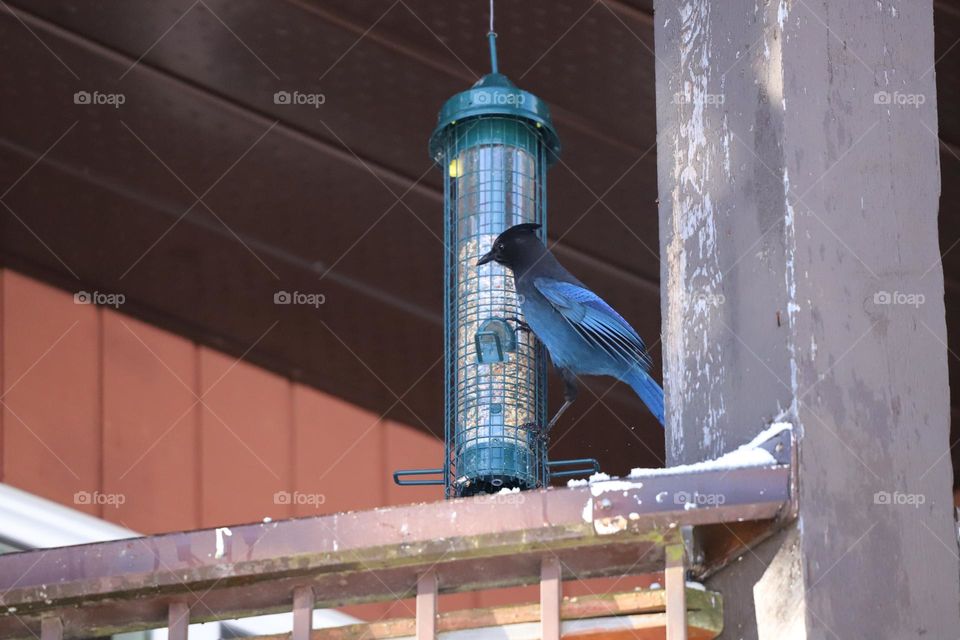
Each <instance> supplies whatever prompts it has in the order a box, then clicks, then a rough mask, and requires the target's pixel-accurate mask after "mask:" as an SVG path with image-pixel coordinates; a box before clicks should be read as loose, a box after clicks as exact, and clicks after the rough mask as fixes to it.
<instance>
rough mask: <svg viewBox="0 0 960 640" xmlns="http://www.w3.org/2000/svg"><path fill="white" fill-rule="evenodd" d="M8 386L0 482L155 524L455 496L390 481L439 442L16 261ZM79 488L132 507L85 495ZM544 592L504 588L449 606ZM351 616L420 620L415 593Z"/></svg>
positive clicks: (2, 376) (5, 357)
mask: <svg viewBox="0 0 960 640" xmlns="http://www.w3.org/2000/svg"><path fill="white" fill-rule="evenodd" d="M0 389H2V393H3V395H2V402H3V406H2V409H3V410H2V412H0V446H2V452H0V481H2V482H5V483H8V484H11V485H14V486H17V487H20V488H22V489H25V490H27V491H30V492H32V493H36V494H37V495H40V496H43V497H45V498H50V499H52V500H56V501H57V502H61V503H63V504H66V505H69V506H72V507H75V508H77V509H81V510H83V511H86V512H88V513H91V514H94V515H98V516H100V517H103V518H105V519H107V520H110V521H112V522H116V523H118V524H121V525H123V526H125V527H129V528H131V529H134V530H137V531H141V532H144V533H159V532H164V531H176V530H182V529H191V528H199V527H212V526H217V525H224V524H236V523H241V522H251V521H258V520H261V519H263V518H264V517H271V518H275V519H276V518H285V517H291V516H307V515H315V514H318V513H334V512H338V511H347V510H356V509H369V508H373V507H378V506H383V505H391V504H403V503H407V502H417V501H429V500H438V499H440V498H441V497H442V494H441V491H440V489H439V488H438V487H418V488H414V487H397V486H395V485H394V484H393V481H392V477H391V472H392V471H393V470H394V469H396V468H399V467H433V466H438V465H439V464H441V461H442V459H443V444H442V442H440V441H439V440H437V439H436V438H434V437H433V436H430V435H428V434H425V433H423V432H421V431H418V430H415V429H413V428H411V427H408V426H406V425H402V424H398V423H395V422H391V421H387V420H381V419H379V418H378V417H377V416H376V415H374V414H371V413H370V412H368V411H365V410H362V409H360V408H358V407H356V406H353V405H350V404H347V403H346V402H343V401H342V400H340V399H338V398H335V397H333V396H329V395H327V394H325V393H322V392H320V391H317V390H316V389H313V388H310V387H305V386H303V385H300V384H296V383H294V382H291V381H290V380H287V379H285V378H283V377H280V376H278V375H276V374H273V373H270V372H268V371H265V370H263V369H260V368H258V367H255V366H252V365H250V364H247V363H246V362H243V361H237V360H236V359H234V358H232V357H229V356H226V355H224V354H221V353H219V352H216V351H214V350H211V349H208V348H206V347H201V346H198V345H196V344H194V343H192V342H190V341H189V340H186V339H184V338H181V337H178V336H176V335H174V334H171V333H169V332H166V331H163V330H161V329H158V328H156V327H153V326H151V325H148V324H144V323H143V322H140V321H138V320H135V319H133V318H131V317H129V316H126V315H124V314H123V313H122V312H118V311H115V310H113V309H109V308H102V307H95V306H91V305H87V304H76V303H75V302H74V296H73V294H72V293H69V292H65V291H61V290H59V289H54V288H52V287H49V286H47V285H45V284H42V283H39V282H37V281H35V280H32V279H30V278H27V277H25V276H23V275H21V274H18V273H16V272H13V271H10V270H0ZM78 491H85V492H89V493H93V492H94V491H99V492H101V493H104V494H116V495H121V496H122V497H123V503H122V504H120V505H118V506H115V505H90V504H77V503H76V502H75V501H74V495H75V493H76V492H78ZM278 492H279V494H278ZM278 495H279V496H281V499H279V500H278V499H276V498H275V497H276V496H278ZM287 496H289V497H290V498H291V499H290V500H289V501H288V500H286V499H284V498H286V497H287ZM612 584H614V583H613V582H612V581H605V582H596V583H595V584H590V585H583V584H580V585H575V584H568V585H565V592H566V593H568V594H571V595H575V594H583V593H590V592H593V591H596V592H598V593H600V592H604V591H606V590H607V589H608V588H609V587H610V586H611V585H612ZM635 584H637V581H636V580H635V579H631V580H624V581H622V582H620V583H619V585H618V588H619V589H626V588H631V587H633V586H634V585H635ZM536 598H537V590H536V589H535V588H527V589H525V590H500V591H494V592H486V593H482V594H462V595H454V596H446V597H444V598H443V600H442V606H443V608H444V609H455V608H463V607H470V606H477V605H483V606H490V605H493V604H500V603H505V602H517V601H520V600H535V599H536ZM348 610H349V611H350V612H351V613H354V614H355V615H359V616H361V617H363V618H366V619H378V618H380V617H384V616H389V615H413V605H412V602H410V601H406V602H399V603H394V604H392V605H363V606H358V607H352V608H349V609H348Z"/></svg>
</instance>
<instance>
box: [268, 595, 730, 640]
mask: <svg viewBox="0 0 960 640" xmlns="http://www.w3.org/2000/svg"><path fill="white" fill-rule="evenodd" d="M686 599H687V609H688V612H689V614H688V618H689V619H688V623H689V624H688V627H689V630H690V631H689V635H690V639H691V640H693V639H698V640H699V639H703V638H714V637H716V636H717V635H718V634H719V633H720V631H721V630H722V629H723V598H722V597H721V595H720V594H718V593H714V592H712V591H703V590H700V589H695V588H687V590H686ZM665 611H666V592H665V591H664V590H663V589H651V590H644V591H629V592H624V593H612V594H604V595H590V596H579V597H574V598H564V599H563V600H562V601H561V603H560V617H561V618H562V620H563V625H564V626H562V632H563V637H571V633H572V632H573V631H574V630H576V631H578V632H584V633H586V632H587V629H585V628H577V626H576V625H575V624H573V623H575V622H577V621H581V620H604V621H612V620H619V621H621V624H620V628H621V629H622V630H626V631H627V633H625V634H624V635H625V637H627V638H636V637H640V636H631V635H629V633H632V632H636V631H637V630H640V629H649V630H651V631H655V632H657V633H659V635H658V636H653V637H658V638H663V635H664V633H665V626H666V614H665ZM540 619H541V616H540V605H539V604H537V603H531V604H523V605H510V606H502V607H493V608H483V609H464V610H460V611H450V612H446V613H441V614H440V615H439V616H438V618H437V633H446V632H450V631H464V630H468V629H470V630H478V631H479V630H483V629H488V630H493V629H494V628H498V629H503V628H508V629H509V628H519V627H520V626H521V625H531V624H534V625H535V624H537V623H539V621H540ZM641 621H642V622H641ZM604 626H605V627H606V629H605V632H606V633H610V632H611V629H615V628H616V627H617V625H616V624H614V623H607V622H604ZM534 632H536V629H534ZM415 633H416V619H415V618H409V617H408V618H395V619H391V620H382V621H378V622H372V623H359V624H354V625H349V626H344V627H334V628H330V629H316V630H314V632H313V636H312V638H311V640H388V639H392V638H404V637H407V638H409V637H411V636H413V635H414V634H415ZM491 635H492V633H491ZM287 637H288V636H286V635H285V634H282V635H274V636H260V637H257V638H251V639H250V640H287ZM604 637H608V636H604Z"/></svg>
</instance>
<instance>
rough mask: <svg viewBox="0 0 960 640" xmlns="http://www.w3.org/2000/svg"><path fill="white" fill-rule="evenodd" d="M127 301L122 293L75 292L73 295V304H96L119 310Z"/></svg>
mask: <svg viewBox="0 0 960 640" xmlns="http://www.w3.org/2000/svg"><path fill="white" fill-rule="evenodd" d="M126 301H127V296H125V295H123V294H122V293H103V292H101V291H77V292H76V293H75V294H73V304H98V305H100V306H101V307H113V308H114V309H119V308H120V305H122V304H123V303H125V302H126Z"/></svg>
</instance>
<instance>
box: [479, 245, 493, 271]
mask: <svg viewBox="0 0 960 640" xmlns="http://www.w3.org/2000/svg"><path fill="white" fill-rule="evenodd" d="M495 258H496V256H495V255H494V253H493V249H490V251H487V252H486V253H485V254H484V255H483V256H481V257H480V259H479V260H477V266H478V267H479V266H481V265H484V264H487V263H488V262H493V260H494V259H495Z"/></svg>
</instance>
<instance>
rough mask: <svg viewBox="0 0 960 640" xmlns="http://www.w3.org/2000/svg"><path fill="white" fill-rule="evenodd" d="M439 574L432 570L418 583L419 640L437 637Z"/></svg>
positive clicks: (432, 639) (430, 639)
mask: <svg viewBox="0 0 960 640" xmlns="http://www.w3.org/2000/svg"><path fill="white" fill-rule="evenodd" d="M437 587H438V585H437V572H436V571H435V570H434V569H430V570H429V571H427V572H426V573H424V574H423V575H421V576H420V579H419V580H418V581H417V640H435V638H436V637H437V590H438V589H437Z"/></svg>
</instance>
